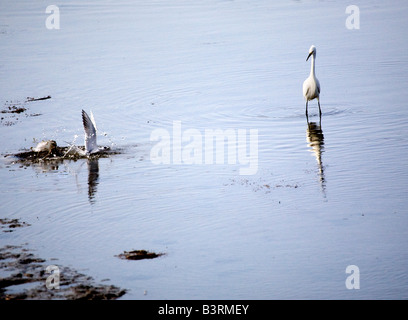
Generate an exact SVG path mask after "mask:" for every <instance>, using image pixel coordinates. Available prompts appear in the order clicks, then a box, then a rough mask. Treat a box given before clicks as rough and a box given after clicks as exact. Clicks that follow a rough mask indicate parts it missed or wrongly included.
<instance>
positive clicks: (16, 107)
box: [0, 96, 51, 126]
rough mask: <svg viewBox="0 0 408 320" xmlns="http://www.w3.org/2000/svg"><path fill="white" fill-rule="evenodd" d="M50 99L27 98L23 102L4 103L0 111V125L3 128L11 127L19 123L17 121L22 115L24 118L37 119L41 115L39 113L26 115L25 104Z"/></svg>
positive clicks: (47, 97)
mask: <svg viewBox="0 0 408 320" xmlns="http://www.w3.org/2000/svg"><path fill="white" fill-rule="evenodd" d="M48 99H51V96H46V97H41V98H32V97H27V100H26V101H24V102H21V101H18V100H17V101H6V102H5V104H4V106H3V109H2V110H0V114H1V116H0V123H1V124H2V125H4V126H13V125H15V124H16V123H17V121H19V119H20V118H21V117H22V116H23V115H24V116H25V117H37V116H39V115H41V114H39V113H33V114H29V113H28V110H29V108H28V106H27V105H26V103H28V102H33V101H41V100H48ZM19 117H20V118H19Z"/></svg>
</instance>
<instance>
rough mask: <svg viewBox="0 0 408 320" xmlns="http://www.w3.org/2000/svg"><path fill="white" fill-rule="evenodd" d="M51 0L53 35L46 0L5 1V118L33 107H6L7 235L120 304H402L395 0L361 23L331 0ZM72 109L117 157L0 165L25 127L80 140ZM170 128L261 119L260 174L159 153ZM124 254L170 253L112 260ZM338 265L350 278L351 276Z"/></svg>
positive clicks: (24, 138)
mask: <svg viewBox="0 0 408 320" xmlns="http://www.w3.org/2000/svg"><path fill="white" fill-rule="evenodd" d="M56 4H57V5H58V7H59V9H60V29H59V30H49V29H47V28H46V26H45V21H46V18H47V17H48V16H49V14H46V13H45V9H46V7H47V5H48V4H47V3H45V2H33V1H19V2H18V3H15V1H2V2H1V4H0V43H1V45H0V99H1V103H2V110H3V109H5V108H6V106H7V105H8V103H9V102H6V101H14V102H22V103H23V104H24V105H25V107H26V108H27V109H28V110H27V111H26V113H24V114H20V115H14V114H13V115H12V114H1V115H2V117H3V120H2V123H1V126H0V134H1V137H2V142H1V144H0V153H1V154H2V160H1V162H0V193H1V204H0V217H1V218H4V217H7V218H19V219H21V220H22V221H25V222H27V223H29V224H31V226H29V227H25V228H20V229H18V230H16V231H15V232H12V233H1V234H0V245H2V246H3V245H6V244H22V243H28V245H29V246H30V247H31V248H33V249H35V251H36V253H37V254H38V255H39V256H41V257H43V258H46V259H53V258H56V259H58V260H57V261H55V260H50V261H51V263H53V264H56V263H57V264H58V263H60V264H61V265H66V266H71V267H74V268H76V269H77V270H79V271H82V272H84V273H86V274H89V275H91V276H92V277H94V278H95V280H97V281H101V280H103V279H109V281H108V282H109V283H112V284H114V285H117V286H120V287H123V288H127V289H129V292H128V293H127V294H126V295H125V296H124V297H123V298H124V299H309V298H310V299H311V298H313V299H316V298H317V299H367V298H368V299H407V298H408V294H407V292H408V274H407V270H408V251H407V250H406V249H407V245H408V210H407V204H408V203H407V183H408V170H407V169H408V166H407V158H408V108H407V101H408V94H407V90H406V88H407V84H408V80H407V77H406V74H407V72H408V50H407V49H408V46H407V41H408V40H407V37H406V34H405V33H406V30H407V28H408V22H407V20H406V16H407V14H408V5H407V4H406V3H405V2H401V1H393V2H387V3H386V4H385V3H384V2H383V1H360V2H359V4H358V5H359V9H360V29H359V30H349V29H347V28H346V25H345V22H346V19H347V17H348V14H346V13H345V10H346V7H345V5H344V4H343V2H341V1H327V2H315V1H308V2H298V1H288V2H283V3H280V4H274V2H272V1H266V0H265V1H257V2H256V3H253V1H246V0H242V1H216V0H212V1H206V2H198V1H196V2H191V1H173V2H171V3H169V2H168V1H137V2H136V3H134V2H133V1H128V0H124V1H120V2H117V1H108V0H105V1H86V2H84V1H68V2H67V1H63V2H61V3H56ZM312 44H314V45H316V47H317V58H316V73H317V77H318V78H319V80H320V84H321V87H322V92H321V106H322V111H323V115H322V118H321V122H320V119H319V117H318V108H317V102H316V101H312V102H311V103H310V104H309V125H308V122H307V119H306V117H305V114H304V111H305V103H304V100H303V97H302V83H303V80H304V79H306V77H307V76H308V74H309V70H310V60H309V61H308V62H306V61H305V59H306V57H307V54H308V49H309V47H310V45H312ZM47 95H50V96H52V98H51V99H49V100H44V101H37V102H30V103H24V101H25V99H26V97H43V96H47ZM81 109H85V110H87V111H88V110H90V109H91V110H92V111H93V113H94V115H95V119H96V123H97V126H98V129H99V136H98V143H99V144H100V145H105V146H111V147H113V148H118V149H120V150H122V151H123V152H122V154H119V155H114V156H112V157H110V158H107V159H99V160H97V161H93V162H91V161H89V162H88V161H86V160H80V161H76V162H72V161H65V162H63V163H60V164H59V165H58V166H47V165H33V166H28V167H27V166H20V165H18V164H13V163H12V162H11V159H10V158H9V157H7V158H4V155H6V154H9V153H16V152H19V151H21V150H23V149H28V148H30V147H32V146H34V145H35V143H34V139H35V140H41V139H54V140H56V141H57V143H58V144H59V145H67V142H72V141H73V140H74V138H75V136H76V135H78V136H79V137H78V138H77V139H76V142H77V143H78V144H82V143H83V138H82V136H83V128H82V123H81ZM34 114H39V115H37V116H28V115H34ZM175 123H176V124H180V125H181V129H180V131H181V133H182V134H186V135H187V133H191V132H194V133H195V137H196V138H197V137H198V138H202V141H204V138H205V137H204V136H205V132H206V130H215V129H221V130H227V129H230V130H231V132H233V133H234V134H237V136H238V132H239V130H246V131H245V132H246V133H247V135H246V137H247V141H248V139H249V132H250V130H251V129H252V130H258V131H257V132H258V135H257V138H258V153H257V162H256V165H257V171H256V173H255V174H252V175H241V174H240V169H242V168H245V167H248V165H244V164H242V163H240V162H236V163H235V164H229V163H228V162H227V160H226V159H227V158H225V161H224V162H223V163H222V164H208V163H207V164H206V163H205V161H204V160H203V161H202V162H203V163H202V164H188V163H182V164H176V163H174V161H173V158H172V157H171V159H172V161H171V162H170V163H168V164H155V163H154V161H152V159H151V157H150V155H151V151H152V149H153V148H154V147H155V146H157V145H156V144H157V142H156V141H151V134H152V133H153V132H157V130H161V131H162V132H163V131H166V132H168V133H169V136H170V139H173V140H174V137H173V126H174V124H175ZM155 130H156V131H155ZM188 130H189V131H188ZM186 132H187V133H186ZM176 134H177V132H176ZM191 139H192V140H193V137H191ZM173 140H172V141H173ZM192 140H191V141H192ZM189 142H190V140H187V141H182V143H181V150H180V149H177V148H171V152H176V153H177V152H183V151H186V150H187V151H188V150H189V149H188V143H189ZM225 151H226V153H228V150H227V149H225ZM246 151H247V152H246V154H247V155H249V146H248V148H247V150H246ZM172 156H173V154H172ZM202 157H203V158H202V159H204V154H203V155H202ZM131 249H146V250H150V251H155V252H165V253H166V255H165V256H163V257H160V258H158V259H154V260H146V261H124V260H120V259H118V258H117V257H115V255H118V254H120V253H122V252H123V251H124V250H131ZM349 265H356V266H358V268H359V271H360V289H358V290H349V289H347V288H346V285H345V281H346V279H347V277H348V276H349V275H348V274H346V272H345V270H346V268H347V266H349ZM146 292H147V294H146Z"/></svg>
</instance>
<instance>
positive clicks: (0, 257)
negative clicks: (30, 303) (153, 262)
mask: <svg viewBox="0 0 408 320" xmlns="http://www.w3.org/2000/svg"><path fill="white" fill-rule="evenodd" d="M0 221H1V223H2V225H6V224H9V228H11V225H13V224H20V225H28V224H26V223H24V222H20V221H18V220H17V219H0ZM49 265H53V266H56V267H57V268H58V271H59V273H58V274H59V288H47V286H46V281H47V278H48V277H49V276H50V273H47V267H48V266H49ZM49 265H47V262H46V260H44V259H41V258H39V257H37V256H35V255H34V254H33V253H32V252H30V250H29V249H27V248H26V247H25V245H20V246H15V245H3V247H1V248H0V274H2V277H1V278H0V300H114V299H117V298H120V297H121V296H123V295H124V294H125V293H126V290H125V289H121V288H119V287H116V286H114V285H103V284H97V283H95V282H94V280H93V278H92V277H90V276H87V275H84V274H81V273H78V272H77V271H76V270H74V269H72V268H68V267H64V266H60V265H55V262H53V263H52V264H49ZM28 284H29V286H27V285H28Z"/></svg>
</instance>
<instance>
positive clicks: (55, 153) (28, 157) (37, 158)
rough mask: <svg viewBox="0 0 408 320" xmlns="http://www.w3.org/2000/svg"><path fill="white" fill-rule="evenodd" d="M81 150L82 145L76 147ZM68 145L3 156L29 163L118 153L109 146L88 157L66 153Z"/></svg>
mask: <svg viewBox="0 0 408 320" xmlns="http://www.w3.org/2000/svg"><path fill="white" fill-rule="evenodd" d="M77 148H79V149H81V150H84V149H85V148H84V147H83V146H79V147H77ZM69 149H70V147H58V146H57V147H55V148H53V149H52V150H50V151H40V152H37V151H33V150H29V151H23V152H19V153H16V154H7V155H5V157H14V158H16V162H17V163H22V164H27V165H29V164H31V163H40V162H47V161H48V162H52V161H53V162H58V161H63V160H79V159H89V158H91V159H99V158H107V157H109V156H111V155H114V154H120V153H121V152H120V150H119V149H111V148H109V147H105V148H104V149H103V150H101V151H99V152H97V153H93V154H92V155H90V156H89V157H88V156H86V155H80V154H79V153H71V152H70V153H68V154H67V152H68V151H69Z"/></svg>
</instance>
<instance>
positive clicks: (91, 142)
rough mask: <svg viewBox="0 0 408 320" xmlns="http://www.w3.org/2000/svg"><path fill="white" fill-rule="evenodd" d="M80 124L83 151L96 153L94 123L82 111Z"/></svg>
mask: <svg viewBox="0 0 408 320" xmlns="http://www.w3.org/2000/svg"><path fill="white" fill-rule="evenodd" d="M82 122H83V125H84V131H85V151H86V152H87V153H92V152H96V151H98V145H97V144H96V128H95V125H94V121H92V120H91V118H89V116H88V114H87V113H86V112H85V111H84V110H82Z"/></svg>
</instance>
